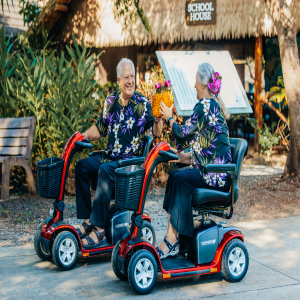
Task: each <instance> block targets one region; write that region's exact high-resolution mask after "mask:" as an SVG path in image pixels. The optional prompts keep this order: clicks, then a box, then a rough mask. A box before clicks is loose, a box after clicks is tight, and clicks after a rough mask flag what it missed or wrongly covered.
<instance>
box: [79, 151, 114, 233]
mask: <svg viewBox="0 0 300 300" xmlns="http://www.w3.org/2000/svg"><path fill="white" fill-rule="evenodd" d="M118 167H119V166H118V162H117V161H112V162H107V163H102V164H100V163H99V156H92V157H88V158H85V159H81V160H80V161H79V162H78V163H77V164H76V167H75V184H76V205H77V218H78V219H89V220H90V223H91V224H93V225H95V226H98V227H100V228H103V229H105V225H106V218H107V211H108V209H109V203H110V200H111V195H112V192H113V189H114V186H115V169H116V168H118ZM90 181H94V182H95V183H96V182H97V188H96V193H95V199H94V202H93V205H92V202H91V193H90V187H91V185H90Z"/></svg>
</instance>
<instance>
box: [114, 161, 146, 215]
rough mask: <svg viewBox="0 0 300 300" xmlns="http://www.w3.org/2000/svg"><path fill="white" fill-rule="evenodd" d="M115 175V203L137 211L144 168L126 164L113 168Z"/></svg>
mask: <svg viewBox="0 0 300 300" xmlns="http://www.w3.org/2000/svg"><path fill="white" fill-rule="evenodd" d="M115 175H116V200H115V201H116V205H117V206H118V207H121V208H124V209H127V210H133V211H137V210H138V209H139V203H140V196H141V191H142V186H143V180H144V175H145V168H143V167H140V166H136V165H134V166H127V167H122V168H118V169H116V170H115Z"/></svg>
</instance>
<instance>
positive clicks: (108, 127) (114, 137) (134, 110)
mask: <svg viewBox="0 0 300 300" xmlns="http://www.w3.org/2000/svg"><path fill="white" fill-rule="evenodd" d="M119 96H120V91H117V92H113V93H111V94H110V95H109V96H108V97H107V98H106V100H105V102H104V106H103V109H102V112H101V115H100V117H99V119H98V121H97V122H96V124H95V125H96V127H97V128H98V130H99V132H100V135H101V136H102V137H105V136H107V135H108V144H107V149H106V150H105V154H106V158H104V161H109V160H116V159H124V158H128V157H135V156H141V155H142V153H143V146H144V144H143V143H144V142H143V138H144V135H145V133H147V134H150V135H152V127H153V122H154V117H153V115H152V109H151V105H150V103H149V101H148V100H147V99H146V98H145V97H144V96H143V95H141V94H139V93H138V92H136V91H135V92H134V93H133V95H132V97H131V98H130V99H129V101H128V103H127V104H126V105H125V106H123V105H122V101H121V99H120V97H119Z"/></svg>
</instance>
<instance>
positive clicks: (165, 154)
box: [159, 150, 179, 160]
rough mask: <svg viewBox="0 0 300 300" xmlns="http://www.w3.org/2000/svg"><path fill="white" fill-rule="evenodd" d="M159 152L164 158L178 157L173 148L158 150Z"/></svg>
mask: <svg viewBox="0 0 300 300" xmlns="http://www.w3.org/2000/svg"><path fill="white" fill-rule="evenodd" d="M159 154H160V155H161V156H163V157H165V158H168V160H178V159H179V157H178V155H177V154H176V153H175V152H174V151H173V150H169V151H163V150H159Z"/></svg>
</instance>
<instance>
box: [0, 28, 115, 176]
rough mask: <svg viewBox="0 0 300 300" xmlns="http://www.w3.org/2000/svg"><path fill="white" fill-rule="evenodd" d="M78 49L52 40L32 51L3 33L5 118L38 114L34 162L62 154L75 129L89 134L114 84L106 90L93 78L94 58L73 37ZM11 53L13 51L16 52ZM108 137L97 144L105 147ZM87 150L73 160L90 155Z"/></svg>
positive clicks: (0, 67)
mask: <svg viewBox="0 0 300 300" xmlns="http://www.w3.org/2000/svg"><path fill="white" fill-rule="evenodd" d="M73 45H74V47H67V49H66V51H65V52H64V51H62V52H60V53H59V52H58V51H56V50H55V49H51V48H50V46H52V44H50V43H49V42H47V41H46V43H45V46H44V47H43V48H42V49H40V48H32V45H30V44H29V43H28V42H27V41H26V40H25V39H24V38H23V37H22V36H20V37H18V38H17V39H15V40H14V42H13V43H12V42H11V40H10V39H8V40H6V37H5V25H4V26H3V28H2V30H1V32H0V117H26V116H36V118H37V124H36V132H35V140H34V146H33V154H32V162H33V165H35V164H36V162H37V161H39V160H41V159H43V158H45V157H49V156H60V154H61V152H62V149H63V146H64V144H65V143H66V141H67V140H68V138H70V136H71V135H72V134H73V133H75V132H76V131H80V132H84V131H85V130H86V129H88V128H89V127H90V126H92V125H93V124H94V123H95V122H96V120H97V119H98V117H99V115H100V112H101V109H102V107H103V102H104V99H105V98H106V97H107V95H108V93H109V92H111V91H113V90H116V89H117V88H118V87H117V85H116V84H115V83H107V84H106V85H105V86H101V85H100V84H99V83H98V82H96V81H95V80H94V75H95V71H94V66H95V61H96V60H97V58H98V57H99V56H100V55H101V53H100V54H99V55H98V56H95V55H94V54H91V52H90V51H88V49H87V48H86V47H85V46H84V44H83V43H82V45H81V46H79V45H78V44H77V43H76V41H75V39H74V44H73ZM11 52H13V53H12V54H11ZM106 143H107V139H105V138H101V139H99V140H98V141H96V142H95V143H94V144H95V146H96V147H97V148H98V149H104V148H105V147H106ZM87 152H88V150H86V152H84V153H83V154H82V153H81V154H79V155H77V156H76V157H75V159H73V161H72V164H71V166H70V170H72V169H73V168H74V164H75V163H76V161H77V160H78V159H80V158H82V157H83V156H86V154H87Z"/></svg>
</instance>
